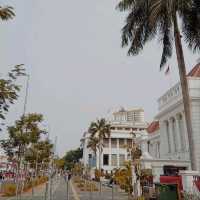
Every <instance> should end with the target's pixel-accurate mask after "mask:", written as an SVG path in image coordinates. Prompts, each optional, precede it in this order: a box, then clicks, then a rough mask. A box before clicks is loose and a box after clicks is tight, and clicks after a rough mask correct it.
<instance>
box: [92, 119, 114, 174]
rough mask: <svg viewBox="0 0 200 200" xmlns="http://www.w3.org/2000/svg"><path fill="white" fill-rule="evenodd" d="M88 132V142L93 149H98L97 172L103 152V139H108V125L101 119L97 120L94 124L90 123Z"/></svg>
mask: <svg viewBox="0 0 200 200" xmlns="http://www.w3.org/2000/svg"><path fill="white" fill-rule="evenodd" d="M88 132H89V133H90V134H91V135H90V138H91V139H90V142H89V144H90V145H91V142H92V147H93V149H96V148H98V150H99V171H101V156H102V152H103V139H104V138H109V137H110V124H109V123H107V121H106V120H105V119H104V118H102V119H100V120H97V121H96V122H92V123H91V124H90V127H89V130H88Z"/></svg>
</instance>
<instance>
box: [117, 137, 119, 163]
mask: <svg viewBox="0 0 200 200" xmlns="http://www.w3.org/2000/svg"><path fill="white" fill-rule="evenodd" d="M117 167H119V139H118V138H117Z"/></svg>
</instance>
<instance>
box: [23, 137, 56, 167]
mask: <svg viewBox="0 0 200 200" xmlns="http://www.w3.org/2000/svg"><path fill="white" fill-rule="evenodd" d="M52 149H53V144H51V143H50V141H49V140H40V141H37V143H33V144H31V146H30V147H29V148H27V151H26V153H25V160H26V161H27V162H28V163H30V166H31V168H34V169H35V170H36V171H38V170H39V169H41V168H42V167H44V168H46V167H48V163H49V162H50V158H51V155H52Z"/></svg>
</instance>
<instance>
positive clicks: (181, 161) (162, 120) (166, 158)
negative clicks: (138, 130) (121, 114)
mask: <svg viewBox="0 0 200 200" xmlns="http://www.w3.org/2000/svg"><path fill="white" fill-rule="evenodd" d="M187 79H188V87H189V95H190V106H191V117H192V130H193V138H192V139H193V142H194V149H195V155H196V160H195V162H196V166H197V168H198V171H200V154H199V152H200V64H197V65H196V66H195V67H194V68H193V69H192V70H191V71H190V73H189V74H188V75H187ZM155 118H156V120H155V121H154V122H153V123H152V124H151V125H150V126H149V127H148V129H147V133H148V134H147V135H146V136H143V137H141V138H140V140H139V142H141V143H142V144H143V145H144V146H145V148H144V150H145V151H147V153H149V155H150V156H151V158H150V159H145V158H144V162H143V163H144V165H145V163H146V165H147V163H148V167H150V168H152V169H156V170H154V172H155V174H156V175H157V176H158V175H160V174H163V173H165V171H166V168H167V167H168V168H170V166H171V168H173V167H174V168H175V167H177V168H180V169H185V170H189V169H190V167H191V163H190V155H189V142H188V135H187V129H186V121H185V114H184V106H183V98H182V91H181V85H180V83H177V84H176V85H174V86H173V87H172V88H170V89H169V90H168V91H166V93H165V94H164V95H163V96H161V97H160V98H159V99H158V114H157V115H156V117H155Z"/></svg>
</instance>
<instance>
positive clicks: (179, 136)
mask: <svg viewBox="0 0 200 200" xmlns="http://www.w3.org/2000/svg"><path fill="white" fill-rule="evenodd" d="M179 125H180V119H179V116H176V138H177V151H178V152H181V151H182V149H183V147H182V142H181V141H182V138H181V132H180V127H179Z"/></svg>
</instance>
